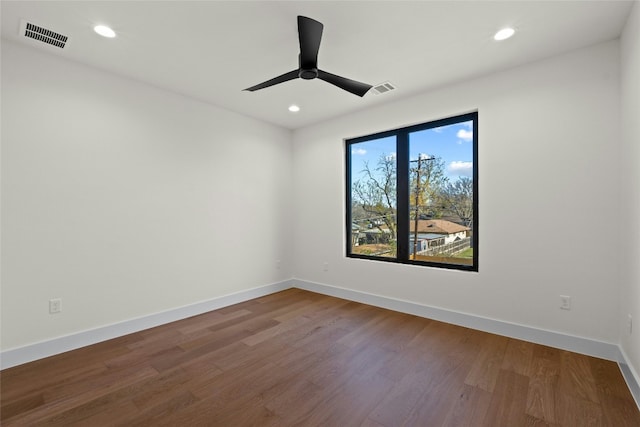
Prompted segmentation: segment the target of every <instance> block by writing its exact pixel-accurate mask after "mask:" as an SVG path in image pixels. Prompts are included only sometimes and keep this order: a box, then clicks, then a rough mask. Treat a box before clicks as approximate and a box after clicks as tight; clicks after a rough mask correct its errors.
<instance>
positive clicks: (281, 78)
mask: <svg viewBox="0 0 640 427" xmlns="http://www.w3.org/2000/svg"><path fill="white" fill-rule="evenodd" d="M297 78H298V70H293V71H289V72H288V73H284V74H282V75H281V76H278V77H274V78H273V79H271V80H267V81H266V82H262V83H260V84H257V85H255V86H251V87H249V88H246V89H245V90H248V91H249V92H253V91H254V90H260V89H264V88H265V87H269V86H273V85H277V84H278V83H284V82H288V81H289V80H293V79H297Z"/></svg>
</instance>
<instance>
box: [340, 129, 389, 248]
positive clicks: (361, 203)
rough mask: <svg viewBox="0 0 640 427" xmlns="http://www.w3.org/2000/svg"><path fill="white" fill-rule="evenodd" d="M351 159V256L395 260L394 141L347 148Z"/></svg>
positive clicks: (372, 142)
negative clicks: (357, 255)
mask: <svg viewBox="0 0 640 427" xmlns="http://www.w3.org/2000/svg"><path fill="white" fill-rule="evenodd" d="M348 149H349V150H350V155H351V164H350V165H348V166H349V167H350V168H351V171H350V172H351V173H350V175H351V182H350V188H351V207H350V209H351V241H350V245H351V246H350V249H351V250H350V253H352V254H359V255H368V256H379V257H392V258H395V257H396V253H397V252H396V250H397V223H396V210H397V204H396V137H395V136H391V137H386V138H379V139H374V140H370V141H365V142H360V143H355V144H350V145H348Z"/></svg>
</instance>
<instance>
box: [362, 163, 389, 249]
mask: <svg viewBox="0 0 640 427" xmlns="http://www.w3.org/2000/svg"><path fill="white" fill-rule="evenodd" d="M362 174H363V175H364V176H363V178H362V179H359V180H358V181H356V182H354V183H353V196H354V199H355V201H356V202H357V203H358V204H359V205H360V206H361V207H362V209H363V210H364V211H365V212H366V213H367V214H369V216H370V218H371V219H373V220H374V221H373V222H372V224H373V225H374V226H375V227H376V228H378V229H379V230H380V231H381V232H384V230H383V229H382V224H384V225H386V226H387V229H388V230H389V233H390V236H389V237H390V238H391V239H392V240H395V238H396V233H397V228H398V227H397V225H396V207H397V204H396V161H395V158H393V157H392V156H387V155H385V154H383V155H381V156H380V158H379V159H378V163H377V165H376V167H375V169H373V170H372V169H371V168H370V166H369V163H368V162H365V164H364V169H363V170H362Z"/></svg>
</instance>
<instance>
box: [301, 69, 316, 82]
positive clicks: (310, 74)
mask: <svg viewBox="0 0 640 427" xmlns="http://www.w3.org/2000/svg"><path fill="white" fill-rule="evenodd" d="M298 76H299V77H300V78H301V79H305V80H313V79H315V78H316V77H318V69H317V68H308V69H302V68H301V69H300V72H299V73H298Z"/></svg>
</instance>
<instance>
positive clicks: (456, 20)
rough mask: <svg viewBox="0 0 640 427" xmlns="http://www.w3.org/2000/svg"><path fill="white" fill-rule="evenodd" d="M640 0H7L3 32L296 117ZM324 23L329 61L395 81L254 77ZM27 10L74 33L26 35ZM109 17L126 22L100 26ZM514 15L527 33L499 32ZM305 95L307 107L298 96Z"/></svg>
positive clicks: (355, 103) (329, 67)
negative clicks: (353, 84) (356, 91)
mask: <svg viewBox="0 0 640 427" xmlns="http://www.w3.org/2000/svg"><path fill="white" fill-rule="evenodd" d="M632 3H633V2H632V1H623V2H619V1H513V0H512V1H462V2H461V1H406V2H405V1H349V2H344V1H340V2H338V1H335V2H330V1H317V2H316V1H281V2H270V1H251V2H250V1H83V2H80V1H55V2H53V1H41V2H31V1H5V0H3V1H2V2H1V12H2V38H3V39H9V40H15V41H18V42H19V43H23V44H26V45H30V46H33V47H34V48H36V49H40V50H44V51H48V52H50V53H52V54H54V55H58V56H60V57H64V58H68V59H70V60H74V61H78V62H82V63H85V64H88V65H91V66H94V67H96V68H100V69H103V70H108V71H111V72H114V73H116V74H119V75H122V76H127V77H130V78H133V79H136V80H140V81H144V82H146V83H149V84H152V85H155V86H159V87H162V88H165V89H169V90H172V91H174V92H178V93H181V94H184V95H187V96H190V97H193V98H196V99H199V100H202V101H204V102H208V103H211V104H214V105H218V106H222V107H224V108H227V109H229V110H233V111H237V112H240V113H243V114H246V115H248V116H252V117H255V118H258V119H261V120H265V121H268V122H271V123H274V124H277V125H280V126H283V127H286V128H290V129H296V128H300V127H303V126H307V125H310V124H313V123H317V122H320V121H323V120H326V119H329V118H331V117H335V116H339V115H342V114H345V113H348V112H352V111H356V110H360V109H365V108H369V107H371V106H374V105H378V104H381V103H386V102H390V101H393V100H397V99H399V98H402V97H407V96H411V95H413V94H416V93H418V92H421V91H425V90H428V89H433V88H436V87H439V86H443V85H446V84H450V83H453V82H456V81H461V80H464V79H469V78H471V77H474V76H478V75H482V74H486V73H491V72H495V71H498V70H501V69H506V68H510V67H514V66H517V65H520V64H524V63H527V62H531V61H534V60H537V59H540V58H544V57H548V56H551V55H555V54H558V53H562V52H566V51H568V50H571V49H575V48H579V47H583V46H588V45H591V44H594V43H598V42H601V41H606V40H612V39H615V38H617V37H618V36H619V35H620V32H621V30H622V28H623V27H624V24H625V21H626V18H627V16H628V14H629V11H630V9H631V6H632ZM297 15H304V16H308V17H310V18H313V19H316V20H318V21H320V22H322V23H323V24H324V34H323V39H322V44H321V46H320V53H319V55H318V64H319V67H320V68H321V69H323V70H325V71H329V72H331V73H334V74H339V75H342V76H345V77H348V78H351V79H354V80H359V81H363V82H366V83H369V84H372V85H375V84H378V83H382V82H384V81H390V82H391V83H393V84H394V85H395V86H396V87H397V89H396V90H395V91H394V92H391V93H387V94H383V95H374V94H373V93H371V92H370V93H368V94H366V95H365V96H364V97H363V98H360V97H357V96H355V95H352V94H350V93H348V92H345V91H343V90H340V89H338V88H336V87H334V86H332V85H329V84H328V83H325V82H323V81H320V80H317V79H316V80H312V81H304V80H300V79H297V80H293V81H290V82H286V83H283V84H280V85H277V86H273V87H270V88H267V89H263V90H260V91H257V92H246V91H242V89H244V88H247V87H249V86H253V85H255V84H257V83H260V82H262V81H264V80H268V79H270V78H272V77H275V76H277V75H280V74H282V73H285V72H287V71H291V70H293V69H296V68H297V66H298V51H299V46H298V35H297V23H296V16H297ZM20 19H26V20H28V21H30V22H33V23H34V24H37V25H40V26H42V27H45V28H48V29H51V30H53V31H56V32H59V33H62V34H65V35H67V36H69V43H68V45H67V46H66V47H65V48H64V49H60V48H56V47H52V46H49V45H46V44H43V43H40V42H36V41H33V40H31V39H27V38H24V37H20V36H19V35H18V28H19V23H20ZM96 24H107V25H109V26H111V27H112V28H113V29H114V30H115V31H116V32H117V34H118V36H117V37H116V38H115V39H105V38H102V37H100V36H98V35H97V34H95V33H94V32H93V30H92V28H93V26H94V25H96ZM504 26H513V27H515V28H516V29H517V33H516V35H515V36H514V37H513V38H511V39H509V40H507V41H504V42H495V41H493V39H492V36H493V34H494V33H495V31H497V30H498V29H500V28H502V27H504ZM292 103H295V104H298V105H299V106H300V107H301V111H300V112H298V113H295V114H293V113H290V112H289V111H288V110H287V107H288V106H289V105H290V104H292Z"/></svg>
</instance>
